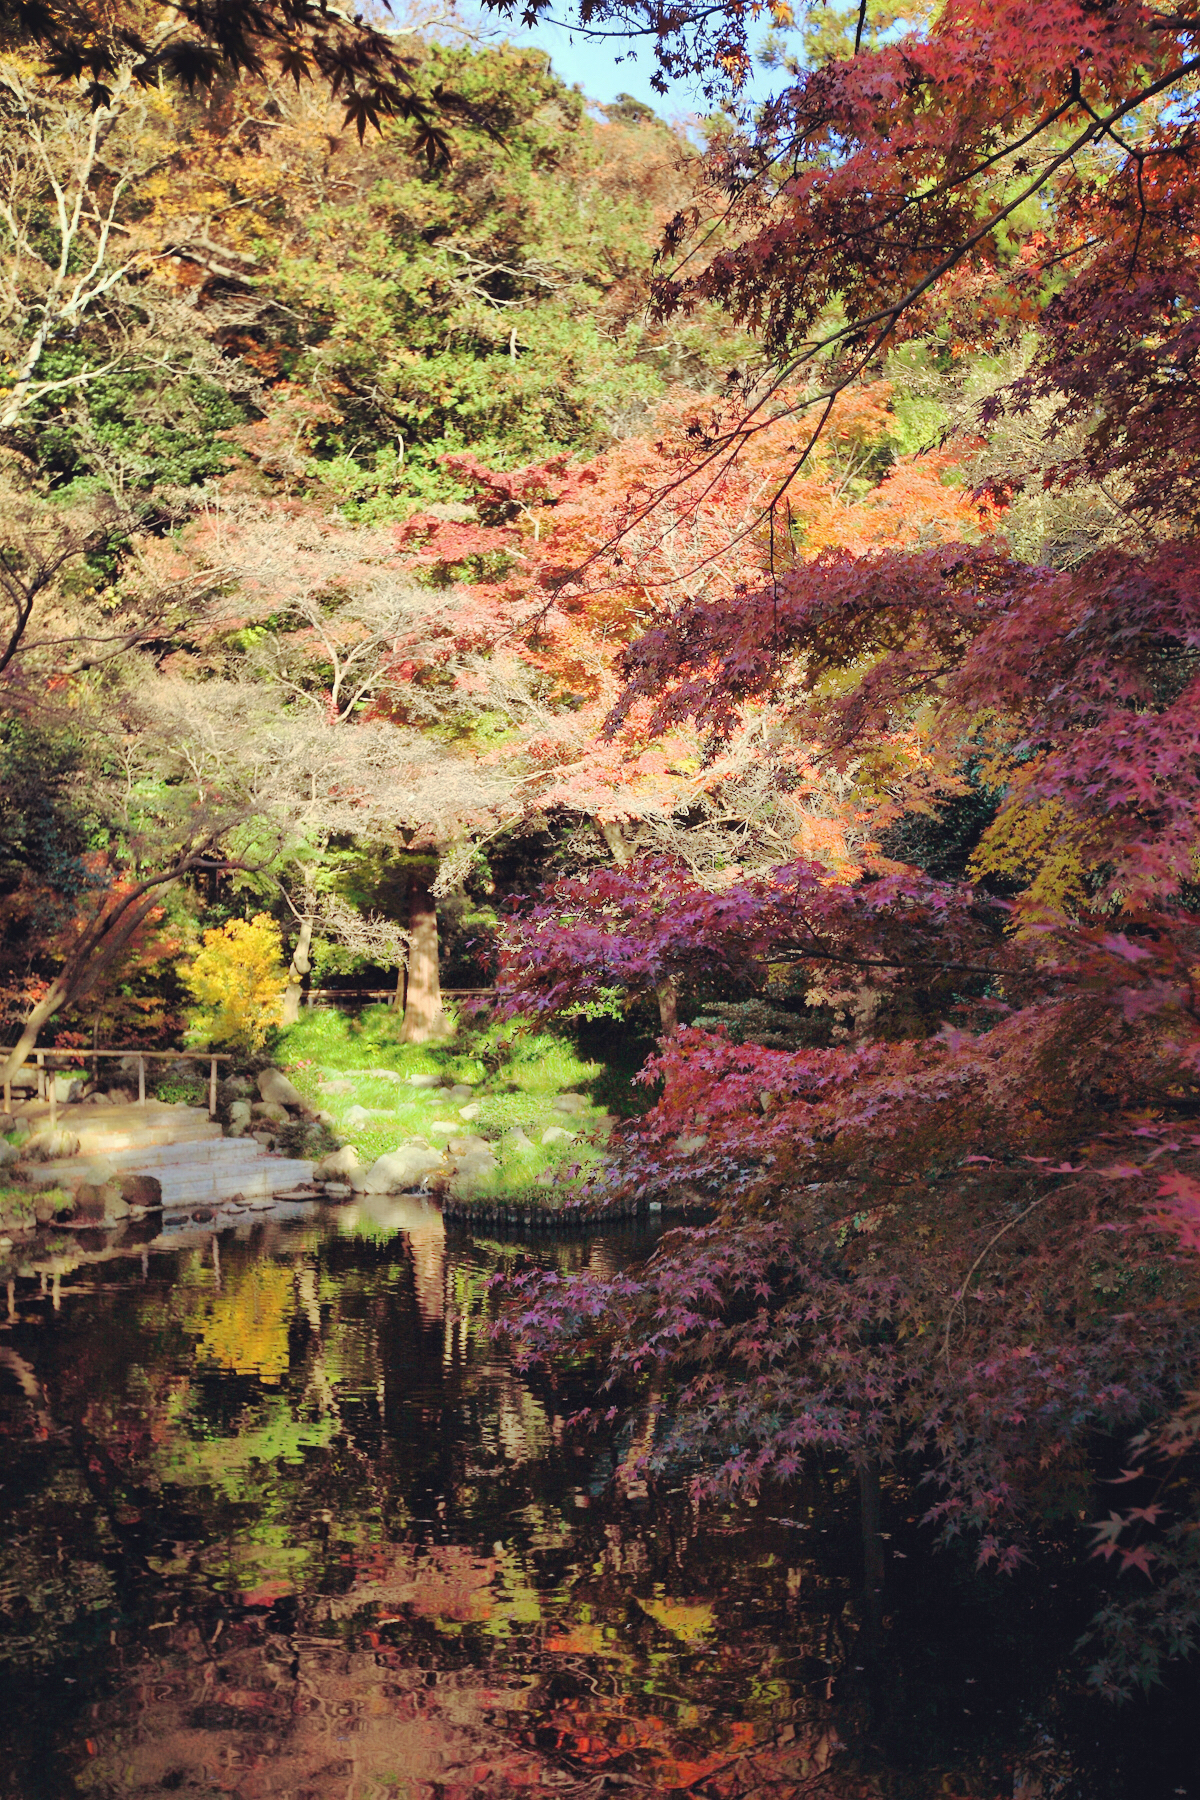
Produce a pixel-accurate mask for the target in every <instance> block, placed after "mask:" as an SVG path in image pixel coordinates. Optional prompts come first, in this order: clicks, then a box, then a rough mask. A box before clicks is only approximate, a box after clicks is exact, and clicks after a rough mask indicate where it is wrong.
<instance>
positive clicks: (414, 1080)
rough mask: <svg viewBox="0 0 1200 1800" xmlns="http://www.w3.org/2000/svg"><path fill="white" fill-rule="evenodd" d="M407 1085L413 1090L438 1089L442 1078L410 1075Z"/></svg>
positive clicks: (438, 1076)
mask: <svg viewBox="0 0 1200 1800" xmlns="http://www.w3.org/2000/svg"><path fill="white" fill-rule="evenodd" d="M408 1084H409V1086H410V1087H415V1088H440V1087H441V1085H442V1078H441V1076H440V1075H410V1076H409V1078H408Z"/></svg>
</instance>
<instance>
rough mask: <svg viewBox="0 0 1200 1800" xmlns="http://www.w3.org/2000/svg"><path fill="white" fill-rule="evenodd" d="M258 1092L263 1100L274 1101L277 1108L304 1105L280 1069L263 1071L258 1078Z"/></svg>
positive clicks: (301, 1098) (299, 1095)
mask: <svg viewBox="0 0 1200 1800" xmlns="http://www.w3.org/2000/svg"><path fill="white" fill-rule="evenodd" d="M258 1091H259V1093H260V1094H261V1095H262V1097H263V1099H264V1100H274V1101H275V1103H276V1105H278V1106H297V1107H299V1106H303V1105H304V1100H303V1097H302V1096H301V1094H300V1093H299V1092H298V1091H297V1089H296V1088H294V1087H293V1086H292V1084H291V1082H290V1081H289V1080H288V1078H287V1076H286V1075H285V1074H284V1073H283V1071H282V1070H281V1069H263V1070H262V1071H261V1072H260V1074H259V1077H258Z"/></svg>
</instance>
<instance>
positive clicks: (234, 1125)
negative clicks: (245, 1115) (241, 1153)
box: [225, 1118, 250, 1138]
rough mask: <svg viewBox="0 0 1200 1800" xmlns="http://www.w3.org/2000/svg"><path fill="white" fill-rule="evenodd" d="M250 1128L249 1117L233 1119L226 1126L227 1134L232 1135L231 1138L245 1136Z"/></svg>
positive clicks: (227, 1135)
mask: <svg viewBox="0 0 1200 1800" xmlns="http://www.w3.org/2000/svg"><path fill="white" fill-rule="evenodd" d="M249 1129H250V1121H249V1119H242V1118H238V1119H233V1120H231V1121H230V1123H229V1124H228V1125H227V1126H226V1127H225V1136H226V1137H231V1138H240V1137H245V1135H246V1133H247V1132H248V1131H249Z"/></svg>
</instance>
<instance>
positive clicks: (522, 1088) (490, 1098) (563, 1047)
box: [276, 1007, 608, 1205]
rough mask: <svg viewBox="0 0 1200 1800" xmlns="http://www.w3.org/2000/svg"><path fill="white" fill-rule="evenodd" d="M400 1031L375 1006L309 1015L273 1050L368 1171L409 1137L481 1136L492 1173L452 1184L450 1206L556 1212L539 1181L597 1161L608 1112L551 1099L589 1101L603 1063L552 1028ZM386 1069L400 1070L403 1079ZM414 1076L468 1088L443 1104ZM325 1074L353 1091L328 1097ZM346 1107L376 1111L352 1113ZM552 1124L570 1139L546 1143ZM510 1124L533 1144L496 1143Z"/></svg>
mask: <svg viewBox="0 0 1200 1800" xmlns="http://www.w3.org/2000/svg"><path fill="white" fill-rule="evenodd" d="M399 1030H400V1019H399V1017H398V1015H397V1014H395V1013H394V1012H392V1011H390V1010H389V1009H387V1008H384V1007H371V1008H369V1009H367V1010H365V1011H364V1012H363V1013H361V1014H359V1015H357V1016H356V1015H352V1014H346V1013H335V1012H332V1011H325V1010H321V1011H315V1010H314V1011H313V1012H309V1013H304V1014H302V1016H301V1018H300V1020H299V1022H298V1023H297V1024H296V1025H294V1026H291V1027H289V1029H288V1030H287V1031H286V1032H282V1033H281V1034H280V1038H279V1042H278V1045H277V1051H276V1054H277V1059H278V1061H279V1062H280V1063H281V1065H282V1066H283V1067H285V1068H286V1069H287V1071H288V1074H289V1076H290V1078H291V1079H292V1081H294V1082H295V1084H296V1086H297V1087H298V1088H299V1089H300V1091H301V1092H302V1093H303V1094H304V1096H305V1098H306V1099H307V1100H308V1101H309V1103H310V1104H311V1105H312V1106H313V1107H314V1108H318V1109H320V1110H321V1111H324V1112H326V1113H328V1114H329V1115H330V1116H331V1117H332V1119H333V1121H334V1123H333V1127H332V1129H333V1130H334V1131H335V1133H336V1134H337V1136H338V1137H339V1138H340V1139H341V1140H342V1141H343V1142H345V1143H348V1144H353V1146H354V1148H355V1149H356V1150H357V1151H358V1154H359V1156H360V1158H361V1159H362V1160H363V1162H364V1163H365V1164H370V1163H371V1162H374V1160H375V1159H376V1157H379V1156H383V1155H385V1154H386V1153H388V1152H389V1151H392V1150H395V1149H396V1148H397V1146H398V1145H400V1144H402V1143H403V1142H405V1141H406V1140H410V1139H417V1140H419V1141H421V1142H423V1143H425V1144H429V1145H433V1146H436V1147H437V1148H442V1147H444V1146H445V1145H446V1144H447V1142H448V1140H449V1139H450V1138H452V1137H467V1136H475V1137H481V1138H485V1139H487V1140H488V1144H489V1148H490V1150H491V1152H492V1154H493V1155H494V1156H495V1157H496V1158H497V1159H498V1167H497V1168H496V1169H494V1170H492V1171H489V1172H488V1173H486V1174H479V1175H475V1176H474V1177H472V1178H471V1179H470V1181H466V1180H461V1181H456V1182H455V1184H454V1188H453V1192H454V1194H455V1197H456V1198H457V1199H460V1200H472V1201H478V1202H479V1203H480V1204H488V1205H490V1204H497V1203H503V1204H508V1203H512V1202H516V1201H518V1200H521V1201H529V1200H537V1201H538V1203H539V1204H542V1205H545V1204H551V1205H553V1204H555V1203H556V1199H558V1198H560V1197H561V1196H560V1195H556V1193H555V1190H553V1189H551V1188H549V1187H548V1186H547V1185H546V1184H545V1183H544V1182H543V1183H540V1182H539V1180H538V1178H539V1176H542V1175H544V1174H545V1173H546V1172H547V1171H561V1170H563V1169H565V1168H567V1167H569V1166H570V1165H571V1164H572V1163H580V1164H581V1165H583V1167H585V1168H588V1167H591V1166H592V1165H593V1164H594V1163H595V1162H597V1161H598V1160H599V1157H600V1155H601V1151H600V1149H599V1147H598V1145H597V1143H594V1142H589V1141H588V1140H589V1138H590V1137H591V1136H592V1135H593V1134H596V1133H599V1132H601V1130H602V1128H603V1127H605V1126H606V1125H607V1123H608V1115H607V1114H606V1113H605V1112H604V1111H603V1109H602V1108H600V1107H598V1106H595V1105H593V1104H591V1103H590V1102H589V1103H588V1105H587V1106H586V1107H585V1108H584V1109H583V1110H582V1111H581V1112H580V1113H578V1114H575V1115H568V1114H564V1113H563V1112H561V1111H559V1110H558V1109H556V1107H555V1106H554V1099H555V1097H556V1096H557V1095H559V1094H562V1093H579V1094H582V1095H584V1097H585V1098H586V1097H587V1094H588V1090H589V1088H591V1087H592V1086H594V1085H595V1084H596V1083H597V1082H598V1080H599V1079H600V1077H601V1076H602V1075H603V1072H604V1065H603V1064H602V1063H600V1062H596V1061H589V1060H585V1059H584V1058H581V1057H580V1056H579V1054H578V1053H577V1052H576V1050H575V1049H574V1048H573V1046H572V1045H571V1044H570V1043H569V1042H566V1041H565V1040H564V1039H562V1038H558V1037H555V1036H553V1035H552V1034H551V1033H549V1032H532V1031H529V1030H527V1029H525V1028H524V1027H521V1026H514V1025H513V1024H512V1023H508V1024H502V1025H491V1026H489V1027H487V1028H486V1029H485V1030H483V1031H477V1030H472V1031H464V1032H461V1033H460V1034H459V1035H458V1036H457V1037H456V1038H454V1039H451V1040H448V1041H447V1042H446V1043H445V1044H419V1045H418V1044H401V1043H399V1042H398V1041H397V1038H398V1034H399ZM372 1071H377V1072H376V1073H372ZM390 1074H398V1075H401V1076H402V1077H403V1078H404V1080H403V1083H400V1082H397V1081H395V1080H392V1079H389V1075H390ZM415 1074H421V1075H436V1076H438V1077H439V1078H440V1079H441V1080H448V1081H452V1082H461V1083H463V1084H465V1085H467V1086H469V1087H471V1089H472V1094H471V1097H470V1100H465V1099H463V1098H459V1099H457V1100H454V1101H452V1100H450V1098H449V1093H448V1089H447V1088H444V1087H443V1088H413V1087H410V1086H409V1085H408V1078H409V1077H410V1076H412V1075H415ZM322 1078H325V1080H326V1081H328V1080H330V1079H334V1080H337V1079H348V1080H351V1081H353V1084H354V1085H353V1090H352V1091H351V1092H349V1093H345V1094H334V1093H330V1092H329V1091H328V1089H327V1087H325V1086H323V1085H322ZM464 1106H466V1107H468V1109H469V1110H472V1111H474V1109H475V1108H478V1111H477V1112H476V1113H475V1116H474V1117H473V1118H468V1119H464V1118H463V1117H462V1109H463V1107H464ZM354 1107H362V1108H363V1109H364V1110H365V1111H367V1112H368V1113H370V1114H373V1115H375V1116H372V1117H369V1118H367V1119H365V1120H363V1119H359V1118H355V1117H353V1116H352V1109H353V1108H354ZM550 1127H558V1128H559V1129H562V1130H566V1131H569V1132H570V1133H571V1134H572V1135H571V1138H570V1139H569V1140H566V1141H562V1142H558V1143H551V1144H543V1143H542V1142H541V1139H542V1135H543V1133H544V1132H545V1131H546V1130H547V1129H548V1128H550ZM518 1129H519V1130H522V1131H524V1132H525V1133H526V1135H527V1136H528V1137H529V1138H530V1139H532V1148H528V1149H524V1150H521V1149H520V1148H518V1147H516V1146H513V1145H509V1144H506V1143H504V1141H503V1139H504V1136H505V1134H506V1133H508V1132H512V1131H516V1130H518Z"/></svg>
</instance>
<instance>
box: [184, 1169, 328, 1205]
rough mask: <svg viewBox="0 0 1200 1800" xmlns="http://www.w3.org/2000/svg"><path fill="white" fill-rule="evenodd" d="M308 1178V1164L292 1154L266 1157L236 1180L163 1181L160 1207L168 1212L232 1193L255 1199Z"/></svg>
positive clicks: (218, 1199)
mask: <svg viewBox="0 0 1200 1800" xmlns="http://www.w3.org/2000/svg"><path fill="white" fill-rule="evenodd" d="M311 1180H312V1164H311V1163H308V1162H299V1161H297V1160H296V1159H295V1158H293V1157H286V1156H268V1157H264V1158H263V1161H262V1163H261V1164H260V1165H259V1166H258V1167H257V1168H254V1169H251V1170H248V1171H246V1172H245V1173H243V1174H241V1175H239V1176H238V1177H237V1179H230V1178H229V1177H228V1176H217V1177H214V1179H213V1180H212V1181H211V1182H206V1181H204V1180H203V1179H198V1180H194V1181H189V1180H185V1179H183V1178H180V1179H179V1180H178V1181H177V1182H172V1183H171V1184H170V1185H168V1183H167V1182H164V1183H163V1207H164V1209H165V1211H167V1212H176V1211H178V1210H179V1209H180V1208H181V1207H185V1206H195V1205H200V1206H205V1205H212V1204H214V1203H219V1202H220V1201H222V1200H228V1199H229V1198H230V1197H231V1195H233V1194H241V1195H242V1197H243V1198H244V1199H246V1200H256V1199H261V1198H265V1197H266V1196H267V1195H269V1194H278V1193H282V1192H284V1191H286V1190H287V1189H290V1188H295V1187H300V1186H302V1185H303V1184H305V1183H307V1182H310V1181H311Z"/></svg>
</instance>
